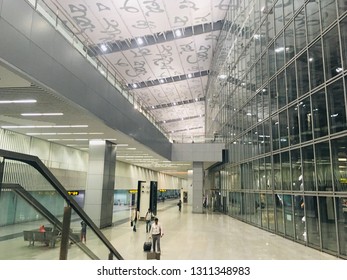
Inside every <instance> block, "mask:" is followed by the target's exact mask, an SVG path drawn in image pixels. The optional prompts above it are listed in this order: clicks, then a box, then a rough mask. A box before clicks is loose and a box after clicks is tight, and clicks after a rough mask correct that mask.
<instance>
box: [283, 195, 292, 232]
mask: <svg viewBox="0 0 347 280" xmlns="http://www.w3.org/2000/svg"><path fill="white" fill-rule="evenodd" d="M283 201H284V221H285V229H286V236H289V237H294V228H293V226H294V215H293V202H292V196H291V195H287V194H285V195H283Z"/></svg>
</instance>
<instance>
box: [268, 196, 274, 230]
mask: <svg viewBox="0 0 347 280" xmlns="http://www.w3.org/2000/svg"><path fill="white" fill-rule="evenodd" d="M266 206H267V207H266V210H267V219H268V225H269V229H270V230H275V203H274V199H273V195H272V194H267V195H266Z"/></svg>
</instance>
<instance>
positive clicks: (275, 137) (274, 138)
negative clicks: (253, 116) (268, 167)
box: [271, 115, 280, 151]
mask: <svg viewBox="0 0 347 280" xmlns="http://www.w3.org/2000/svg"><path fill="white" fill-rule="evenodd" d="M278 124H279V122H278V115H276V116H273V117H272V126H271V127H272V150H273V151H275V150H278V149H279V146H280V144H279V140H280V139H279V132H278Z"/></svg>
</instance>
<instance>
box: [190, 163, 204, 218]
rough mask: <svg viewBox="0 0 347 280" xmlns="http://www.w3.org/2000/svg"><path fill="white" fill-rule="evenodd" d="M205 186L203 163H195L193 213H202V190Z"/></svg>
mask: <svg viewBox="0 0 347 280" xmlns="http://www.w3.org/2000/svg"><path fill="white" fill-rule="evenodd" d="M203 185H204V168H203V163H202V162H193V207H192V212H193V213H202V212H203V207H202V188H203Z"/></svg>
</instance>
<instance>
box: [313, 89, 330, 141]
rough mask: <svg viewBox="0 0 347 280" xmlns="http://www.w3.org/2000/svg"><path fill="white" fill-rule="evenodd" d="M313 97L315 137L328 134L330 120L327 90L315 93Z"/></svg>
mask: <svg viewBox="0 0 347 280" xmlns="http://www.w3.org/2000/svg"><path fill="white" fill-rule="evenodd" d="M311 99H312V115H313V132H314V137H315V138H318V137H322V136H325V135H327V134H328V121H327V109H326V99H325V90H321V91H318V92H316V93H314V94H313V95H312V97H311Z"/></svg>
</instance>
